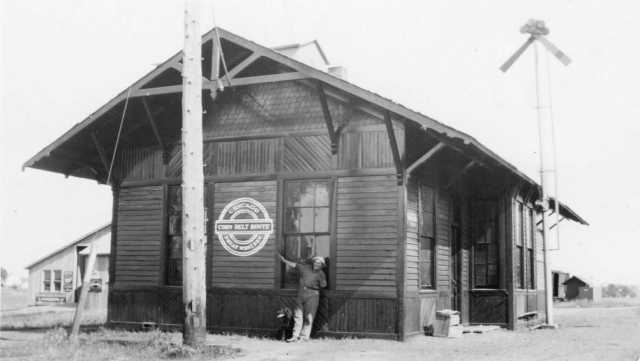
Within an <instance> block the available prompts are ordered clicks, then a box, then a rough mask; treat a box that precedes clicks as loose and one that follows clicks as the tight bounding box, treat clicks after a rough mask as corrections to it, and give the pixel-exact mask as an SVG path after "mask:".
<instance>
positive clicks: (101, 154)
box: [91, 132, 109, 173]
mask: <svg viewBox="0 0 640 361" xmlns="http://www.w3.org/2000/svg"><path fill="white" fill-rule="evenodd" d="M91 139H92V140H93V145H94V146H95V147H96V151H97V152H98V157H100V162H102V166H103V167H104V170H105V172H107V173H109V161H108V159H109V158H108V157H107V153H106V152H105V151H104V148H103V147H102V144H100V141H99V140H98V136H97V135H96V132H91Z"/></svg>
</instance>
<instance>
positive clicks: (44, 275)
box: [42, 269, 53, 292]
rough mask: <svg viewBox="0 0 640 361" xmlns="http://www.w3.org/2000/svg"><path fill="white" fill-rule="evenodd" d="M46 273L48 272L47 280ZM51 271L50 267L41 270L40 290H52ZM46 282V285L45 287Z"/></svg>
mask: <svg viewBox="0 0 640 361" xmlns="http://www.w3.org/2000/svg"><path fill="white" fill-rule="evenodd" d="M47 273H48V274H49V277H48V278H49V280H47ZM52 274H53V273H52V272H51V270H50V269H43V270H42V292H52V291H51V286H52V285H53V279H52V277H51V276H52ZM47 284H48V287H47Z"/></svg>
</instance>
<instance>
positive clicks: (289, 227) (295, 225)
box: [284, 208, 300, 233]
mask: <svg viewBox="0 0 640 361" xmlns="http://www.w3.org/2000/svg"><path fill="white" fill-rule="evenodd" d="M284 231H285V232H286V233H299V232H300V208H287V209H286V211H285V215H284Z"/></svg>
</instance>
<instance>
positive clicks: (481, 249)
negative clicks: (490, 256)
mask: <svg viewBox="0 0 640 361" xmlns="http://www.w3.org/2000/svg"><path fill="white" fill-rule="evenodd" d="M475 256H476V264H479V265H485V264H487V245H484V244H483V245H477V246H476V249H475Z"/></svg>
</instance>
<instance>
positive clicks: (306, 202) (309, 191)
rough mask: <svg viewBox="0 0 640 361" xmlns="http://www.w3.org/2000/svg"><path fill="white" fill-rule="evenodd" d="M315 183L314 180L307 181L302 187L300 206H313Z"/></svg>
mask: <svg viewBox="0 0 640 361" xmlns="http://www.w3.org/2000/svg"><path fill="white" fill-rule="evenodd" d="M314 188H315V184H314V183H313V182H305V183H303V184H302V186H301V189H300V192H301V193H300V200H299V204H300V207H313V199H314V197H315V195H314Z"/></svg>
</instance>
